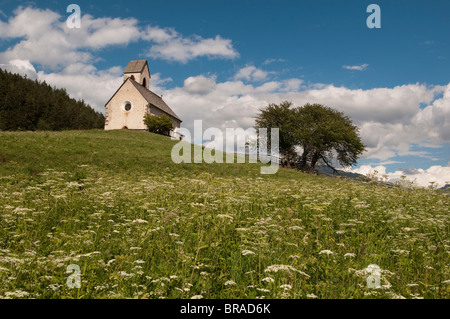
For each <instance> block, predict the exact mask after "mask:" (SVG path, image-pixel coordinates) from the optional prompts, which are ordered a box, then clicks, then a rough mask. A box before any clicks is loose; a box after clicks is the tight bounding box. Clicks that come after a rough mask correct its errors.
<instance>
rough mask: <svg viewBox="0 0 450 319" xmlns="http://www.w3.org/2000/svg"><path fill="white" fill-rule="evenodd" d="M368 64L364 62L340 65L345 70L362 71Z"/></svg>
mask: <svg viewBox="0 0 450 319" xmlns="http://www.w3.org/2000/svg"><path fill="white" fill-rule="evenodd" d="M368 66H369V65H368V64H367V63H364V64H361V65H343V66H342V67H343V68H344V69H346V70H356V71H364V70H365V69H367V67H368Z"/></svg>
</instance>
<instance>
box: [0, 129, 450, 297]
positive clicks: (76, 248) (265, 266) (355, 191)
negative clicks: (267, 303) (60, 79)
mask: <svg viewBox="0 0 450 319" xmlns="http://www.w3.org/2000/svg"><path fill="white" fill-rule="evenodd" d="M0 141H1V142H0V297H10V298H23V297H27V298H125V297H126V298H129V297H130V298H133V297H136V298H192V297H195V298H200V297H203V298H262V297H265V298H316V297H317V298H401V297H404V298H420V297H424V298H448V297H450V293H449V292H450V291H449V275H450V271H449V247H450V240H449V207H450V199H449V197H448V196H445V195H443V194H442V193H441V192H438V191H434V192H433V191H429V190H409V189H404V188H387V187H382V186H377V185H373V184H368V183H367V184H364V183H360V182H354V181H349V180H341V179H337V178H328V177H324V176H310V175H306V174H302V173H300V172H297V171H294V170H285V169H280V171H279V172H278V173H277V174H276V175H261V174H260V171H259V165H256V164H223V165H221V164H212V165H209V164H179V165H177V164H174V163H173V162H172V161H171V157H170V152H171V149H172V146H173V145H175V143H176V142H174V141H171V140H170V139H168V138H166V137H162V136H158V135H153V134H150V133H146V132H133V131H108V132H105V131H67V132H36V133H32V132H18V133H17V132H16V133H10V132H0ZM71 264H75V265H78V266H79V267H80V269H81V271H82V273H81V278H82V281H81V288H80V289H69V288H68V287H67V285H66V281H67V277H68V274H67V273H66V270H67V267H68V266H69V265H71ZM371 264H376V265H378V266H379V267H380V268H381V269H382V271H381V278H380V289H372V288H370V287H369V286H368V285H367V278H368V276H369V275H370V274H369V273H367V271H365V269H366V268H367V266H369V265H371Z"/></svg>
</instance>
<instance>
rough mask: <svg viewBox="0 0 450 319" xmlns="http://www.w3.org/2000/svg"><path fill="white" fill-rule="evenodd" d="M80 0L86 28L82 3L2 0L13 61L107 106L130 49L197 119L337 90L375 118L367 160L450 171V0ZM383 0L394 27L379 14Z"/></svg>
mask: <svg viewBox="0 0 450 319" xmlns="http://www.w3.org/2000/svg"><path fill="white" fill-rule="evenodd" d="M73 3H76V4H78V5H79V6H80V7H81V13H82V16H83V20H82V25H81V29H80V30H74V29H67V27H66V26H65V23H64V22H65V19H67V17H68V15H69V13H66V8H67V5H68V3H62V2H60V1H39V2H32V1H0V4H1V6H0V10H1V11H0V64H1V65H2V67H3V68H6V69H10V70H12V71H15V72H21V73H24V74H27V75H28V76H30V77H35V78H38V79H40V80H46V81H47V82H49V83H51V84H53V85H56V86H63V87H66V88H67V90H68V92H69V93H70V94H71V95H72V96H74V97H76V98H83V99H85V100H86V101H88V102H89V103H90V104H91V105H92V106H93V107H94V108H96V109H97V110H100V111H103V110H104V103H106V102H107V100H108V98H109V97H110V96H111V95H112V93H114V91H115V89H117V87H118V85H120V82H121V72H122V70H123V68H124V67H125V66H126V64H127V62H128V61H129V60H133V59H148V61H149V65H150V71H151V73H152V75H153V77H152V81H151V83H150V86H151V89H152V90H154V91H155V92H156V93H158V94H163V98H164V99H165V101H166V102H167V103H168V104H169V105H170V106H171V107H172V108H173V109H174V110H175V112H176V113H177V114H178V115H180V117H181V118H182V119H183V120H184V123H183V125H184V126H185V127H187V128H192V124H193V120H194V119H203V120H204V122H205V123H204V126H216V127H219V128H220V127H222V128H223V127H227V126H240V127H244V128H246V127H249V126H252V125H253V123H252V121H253V117H254V116H255V114H256V112H257V110H258V109H259V108H261V107H264V106H265V105H267V103H271V102H274V103H278V102H281V101H283V100H291V101H293V102H294V104H296V105H302V104H303V103H306V102H318V103H323V104H326V105H328V106H330V107H335V108H337V109H339V110H341V111H344V112H345V113H346V114H348V115H350V116H351V117H352V118H353V119H354V121H355V123H356V124H358V126H360V127H361V136H362V138H363V141H364V142H366V144H367V145H368V146H369V150H368V152H367V153H366V154H365V156H364V158H363V159H361V160H360V161H359V166H358V167H357V168H356V169H357V170H358V169H359V171H360V172H365V171H366V170H367V169H369V167H370V168H374V167H377V166H378V167H379V170H380V169H381V171H383V169H382V168H384V169H385V171H386V172H387V173H390V174H392V178H396V177H398V175H399V174H400V173H401V171H399V168H408V170H407V171H408V172H411V170H409V168H411V167H412V168H414V169H415V170H417V169H421V170H423V172H419V173H417V174H419V175H414V174H411V177H413V178H416V177H417V180H418V182H421V183H426V182H428V181H430V179H431V178H435V177H436V176H440V177H439V178H440V179H439V181H441V182H443V181H444V180H449V181H450V171H449V161H450V147H449V145H450V130H449V128H448V127H449V126H450V76H449V75H450V37H449V31H450V1H445V0H433V1H413V0H408V1H400V0H398V1H375V0H372V1H361V0H353V1H352V0H345V1H261V0H258V1H230V0H228V1H213V0H211V1H143V2H142V1H95V2H94V1H73ZM371 3H375V4H378V5H379V6H380V8H381V28H380V29H369V28H368V27H367V25H366V19H367V17H368V16H369V15H370V13H367V12H366V8H367V6H368V5H369V4H371ZM431 167H435V168H434V169H433V170H430V168H431ZM396 172H397V173H396ZM425 176H427V177H426V178H425Z"/></svg>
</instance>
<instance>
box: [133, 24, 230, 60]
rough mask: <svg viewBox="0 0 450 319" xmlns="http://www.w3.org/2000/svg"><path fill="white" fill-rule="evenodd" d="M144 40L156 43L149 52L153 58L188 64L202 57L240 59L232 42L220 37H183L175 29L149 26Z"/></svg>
mask: <svg viewBox="0 0 450 319" xmlns="http://www.w3.org/2000/svg"><path fill="white" fill-rule="evenodd" d="M142 39H144V40H147V41H150V42H152V43H154V44H153V45H152V46H151V48H150V50H149V56H150V57H152V58H160V59H164V60H169V61H176V62H181V63H187V62H188V61H190V60H193V59H195V58H197V57H202V56H206V57H210V58H222V59H234V58H237V57H239V53H238V52H237V51H236V50H235V49H234V48H233V45H232V43H231V40H229V39H223V38H222V37H221V36H219V35H217V36H216V37H215V38H208V39H204V38H202V37H200V36H198V35H193V36H191V37H183V36H182V35H181V34H180V33H178V32H177V31H175V30H174V29H173V28H160V27H154V26H149V27H147V29H146V30H145V31H144V32H142Z"/></svg>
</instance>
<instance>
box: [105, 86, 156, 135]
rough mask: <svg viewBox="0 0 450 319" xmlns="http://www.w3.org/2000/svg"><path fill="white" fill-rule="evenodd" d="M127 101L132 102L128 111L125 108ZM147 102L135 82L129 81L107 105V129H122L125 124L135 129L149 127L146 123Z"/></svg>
mask: <svg viewBox="0 0 450 319" xmlns="http://www.w3.org/2000/svg"><path fill="white" fill-rule="evenodd" d="M126 102H130V103H131V110H130V111H128V112H127V111H125V109H124V106H125V104H126ZM147 104H148V103H147V101H146V100H145V99H144V98H143V97H142V95H141V94H140V93H139V92H138V91H137V90H136V88H135V87H134V86H133V84H132V83H131V82H130V81H127V82H126V83H125V84H124V85H123V86H122V88H121V89H120V90H119V91H118V92H117V93H116V95H115V96H114V97H113V98H112V99H111V101H109V103H108V104H107V105H106V120H105V130H120V129H122V128H124V127H125V126H126V127H127V128H129V129H133V130H145V129H147V127H146V126H145V124H144V115H145V114H146V111H147Z"/></svg>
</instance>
